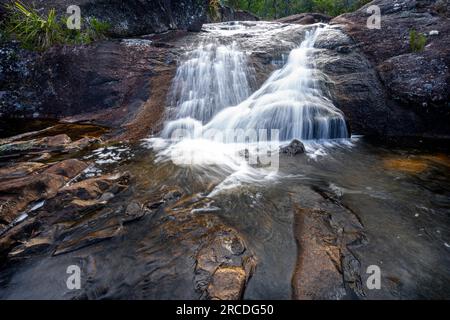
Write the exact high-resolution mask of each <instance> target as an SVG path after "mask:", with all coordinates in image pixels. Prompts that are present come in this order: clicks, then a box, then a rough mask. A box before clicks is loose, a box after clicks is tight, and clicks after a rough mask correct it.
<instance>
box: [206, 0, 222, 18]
mask: <svg viewBox="0 0 450 320" xmlns="http://www.w3.org/2000/svg"><path fill="white" fill-rule="evenodd" d="M219 8H220V1H219V0H209V7H208V13H209V16H210V17H211V18H212V19H213V20H217V19H218V18H219V15H220V14H219Z"/></svg>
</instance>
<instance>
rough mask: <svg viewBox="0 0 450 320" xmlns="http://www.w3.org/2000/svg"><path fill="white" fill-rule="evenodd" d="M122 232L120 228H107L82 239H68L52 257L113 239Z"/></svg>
mask: <svg viewBox="0 0 450 320" xmlns="http://www.w3.org/2000/svg"><path fill="white" fill-rule="evenodd" d="M121 231H122V226H113V227H109V228H105V229H102V230H98V231H94V232H90V233H88V234H86V235H84V236H82V237H79V238H78V237H77V238H75V239H68V240H65V241H63V243H62V244H61V245H59V246H58V247H57V248H56V250H55V252H54V253H53V255H54V256H57V255H61V254H65V253H69V252H72V251H75V250H79V249H82V248H85V247H88V246H90V245H93V244H95V243H98V242H100V241H104V240H107V239H111V238H114V237H116V236H118V235H119V234H120V233H121Z"/></svg>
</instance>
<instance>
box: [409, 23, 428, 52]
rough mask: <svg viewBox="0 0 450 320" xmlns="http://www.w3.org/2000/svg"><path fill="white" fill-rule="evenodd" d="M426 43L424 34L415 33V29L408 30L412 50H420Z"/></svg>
mask: <svg viewBox="0 0 450 320" xmlns="http://www.w3.org/2000/svg"><path fill="white" fill-rule="evenodd" d="M426 44H427V36H426V35H424V34H422V33H417V31H416V30H414V29H413V30H411V31H410V32H409V45H410V47H411V51H412V52H422V51H423V49H424V48H425V45H426Z"/></svg>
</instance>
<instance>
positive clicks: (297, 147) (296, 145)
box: [280, 139, 305, 157]
mask: <svg viewBox="0 0 450 320" xmlns="http://www.w3.org/2000/svg"><path fill="white" fill-rule="evenodd" d="M280 153H284V154H287V155H288V156H290V157H295V156H296V155H297V154H303V153H305V146H304V145H303V143H302V142H301V141H299V140H297V139H294V140H292V141H291V143H289V145H287V146H286V147H282V148H280Z"/></svg>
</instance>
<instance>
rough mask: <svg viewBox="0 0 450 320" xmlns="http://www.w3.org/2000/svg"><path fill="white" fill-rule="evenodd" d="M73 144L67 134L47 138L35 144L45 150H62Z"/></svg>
mask: <svg viewBox="0 0 450 320" xmlns="http://www.w3.org/2000/svg"><path fill="white" fill-rule="evenodd" d="M71 142H72V139H70V137H69V136H68V135H67V134H58V135H56V136H52V137H45V138H42V139H40V140H38V141H36V142H35V144H36V145H38V146H42V147H43V148H50V149H51V148H60V147H63V146H66V145H68V144H70V143H71Z"/></svg>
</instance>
